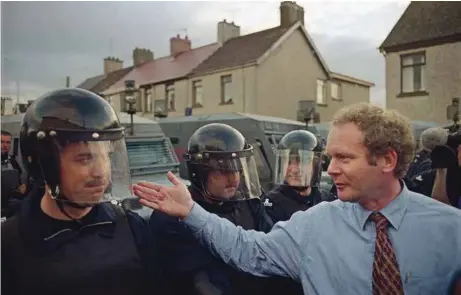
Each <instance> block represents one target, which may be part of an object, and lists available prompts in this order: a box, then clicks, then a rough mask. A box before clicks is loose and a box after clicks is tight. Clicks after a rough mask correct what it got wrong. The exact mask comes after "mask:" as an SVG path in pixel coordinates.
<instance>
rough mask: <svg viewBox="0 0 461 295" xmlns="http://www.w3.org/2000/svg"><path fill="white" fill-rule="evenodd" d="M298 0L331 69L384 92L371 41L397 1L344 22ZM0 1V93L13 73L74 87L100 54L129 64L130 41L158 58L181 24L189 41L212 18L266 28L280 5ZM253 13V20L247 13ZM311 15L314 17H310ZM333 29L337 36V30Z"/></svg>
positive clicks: (211, 25) (207, 37) (34, 83)
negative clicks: (368, 81)
mask: <svg viewBox="0 0 461 295" xmlns="http://www.w3.org/2000/svg"><path fill="white" fill-rule="evenodd" d="M301 4H302V5H303V6H305V7H306V23H307V26H308V30H311V29H312V31H313V33H312V34H313V38H314V41H315V42H316V44H317V46H318V47H319V49H320V50H321V52H322V55H324V57H325V59H326V60H327V62H328V64H329V66H330V67H331V69H332V70H335V71H338V72H341V73H344V74H349V75H354V76H357V77H358V78H362V79H366V80H372V81H374V82H375V83H377V88H381V92H382V87H383V83H384V61H383V58H382V56H381V55H380V54H379V52H378V51H377V49H376V48H377V47H378V45H379V44H378V43H379V42H380V41H382V40H380V41H377V40H378V39H383V38H384V37H385V34H387V33H388V32H389V30H390V29H391V28H392V26H393V24H394V23H395V21H396V20H397V18H398V16H399V15H400V14H401V12H402V11H403V9H402V7H401V6H402V5H401V4H398V3H397V4H395V3H385V4H383V5H381V6H379V11H372V10H371V9H368V10H366V11H368V12H367V13H362V14H360V13H354V18H353V19H351V18H347V17H345V16H344V15H343V16H344V19H345V20H343V19H342V18H341V16H342V15H341V13H344V14H346V11H345V10H343V9H342V8H341V9H336V10H335V9H334V7H335V6H334V5H333V4H329V7H331V8H332V11H333V12H332V13H329V12H328V11H330V10H329V9H327V10H325V11H322V12H321V13H318V12H317V11H311V10H310V6H309V5H311V4H309V2H307V3H306V4H304V3H301ZM1 5H2V10H1V11H2V36H1V37H2V40H1V41H2V95H3V92H4V90H5V89H4V88H5V87H3V86H7V87H6V88H7V89H6V90H10V92H11V91H13V92H15V89H14V87H12V86H11V85H14V83H13V82H14V81H15V80H16V79H19V80H20V81H21V85H30V88H32V87H37V88H38V87H40V86H41V87H43V89H48V88H54V87H60V86H63V85H64V83H65V76H67V75H69V76H71V79H72V85H76V84H78V83H80V82H82V81H83V80H84V79H85V78H87V77H90V76H93V75H98V74H101V73H102V69H103V61H102V60H103V58H104V57H106V56H108V55H113V56H117V57H119V58H121V59H122V60H124V62H125V63H124V65H126V66H128V65H130V64H131V63H132V61H131V59H132V57H131V54H132V50H133V48H134V47H144V48H149V49H152V50H153V51H154V55H155V56H156V57H160V56H164V55H166V54H168V52H169V38H170V37H172V36H174V35H176V34H178V33H183V32H182V31H181V30H182V29H183V28H187V33H188V35H189V37H190V39H191V40H192V43H193V46H194V47H195V46H201V45H205V44H208V43H211V42H214V41H215V40H216V22H217V21H219V20H220V19H222V18H228V19H235V20H236V22H237V23H238V21H239V20H242V21H243V22H244V23H238V24H239V25H241V27H242V33H246V32H249V31H254V30H259V29H264V27H265V26H263V24H264V23H266V22H267V21H269V22H273V21H276V23H274V24H272V25H270V24H269V25H267V27H270V26H274V25H277V23H278V16H277V15H278V10H277V7H278V3H277V4H275V3H270V4H267V3H261V4H260V3H258V4H257V7H258V8H257V9H254V10H251V9H249V8H248V5H247V4H245V5H244V4H240V5H235V6H233V5H230V4H229V3H215V2H131V1H130V2H2V4H1ZM312 5H318V4H312ZM342 5H343V6H344V4H342ZM348 5H350V6H351V7H357V6H358V5H360V4H355V3H348ZM399 5H400V6H399ZM317 7H318V6H317ZM341 7H342V6H341ZM317 9H318V8H317ZM351 9H352V8H351ZM256 10H257V11H256ZM269 11H272V12H271V13H270V14H269ZM334 11H336V12H334ZM253 13H255V15H257V17H256V18H252V15H253ZM312 13H316V15H317V17H312V19H309V16H310V15H312ZM226 15H228V17H226ZM318 15H322V16H323V17H318ZM259 19H260V21H259ZM254 27H257V28H256V29H255V28H254ZM339 29H341V31H340V30H339ZM366 29H368V30H370V29H372V30H376V34H377V35H382V38H374V39H373V40H372V39H363V38H361V37H360V36H364V35H367V34H364V33H363V30H366ZM339 33H340V34H342V36H337V35H338V34H339ZM369 35H371V36H374V34H368V36H369ZM332 36H333V37H332ZM111 45H112V46H111ZM3 57H6V58H7V60H5V59H4V58H3ZM22 87H23V86H21V88H22ZM11 88H13V89H11ZM24 89H26V86H24ZM381 92H379V91H376V93H381ZM381 95H382V94H381Z"/></svg>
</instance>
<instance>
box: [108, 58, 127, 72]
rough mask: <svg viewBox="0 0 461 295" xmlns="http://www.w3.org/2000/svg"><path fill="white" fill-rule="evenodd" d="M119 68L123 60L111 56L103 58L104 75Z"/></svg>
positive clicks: (121, 66) (121, 67)
mask: <svg viewBox="0 0 461 295" xmlns="http://www.w3.org/2000/svg"><path fill="white" fill-rule="evenodd" d="M121 69H123V60H120V59H118V58H115V57H111V56H109V57H106V58H105V59H104V75H107V74H109V73H112V72H114V71H117V70H121Z"/></svg>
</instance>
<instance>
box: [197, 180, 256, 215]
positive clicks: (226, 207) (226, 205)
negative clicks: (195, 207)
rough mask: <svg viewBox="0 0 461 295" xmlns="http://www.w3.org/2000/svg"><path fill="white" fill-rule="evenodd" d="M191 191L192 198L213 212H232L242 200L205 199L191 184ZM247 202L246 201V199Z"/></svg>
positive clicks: (251, 200) (250, 200)
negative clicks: (220, 200)
mask: <svg viewBox="0 0 461 295" xmlns="http://www.w3.org/2000/svg"><path fill="white" fill-rule="evenodd" d="M189 192H190V193H191V195H192V199H193V200H194V201H195V202H197V203H198V204H199V205H200V206H201V207H203V209H205V210H206V211H208V212H213V213H230V212H233V211H235V210H236V209H237V207H238V206H239V204H241V203H242V200H239V201H226V202H217V201H216V202H213V203H210V202H209V201H207V200H205V197H204V196H203V194H202V193H201V192H200V191H199V190H198V189H197V188H195V187H193V186H189ZM246 201H247V202H258V201H260V199H249V200H246ZM244 202H245V201H244Z"/></svg>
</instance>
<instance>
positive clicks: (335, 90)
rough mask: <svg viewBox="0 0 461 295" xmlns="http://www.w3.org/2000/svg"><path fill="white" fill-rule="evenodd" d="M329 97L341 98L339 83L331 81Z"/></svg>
mask: <svg viewBox="0 0 461 295" xmlns="http://www.w3.org/2000/svg"><path fill="white" fill-rule="evenodd" d="M331 99H334V100H341V85H340V84H339V83H336V82H332V83H331Z"/></svg>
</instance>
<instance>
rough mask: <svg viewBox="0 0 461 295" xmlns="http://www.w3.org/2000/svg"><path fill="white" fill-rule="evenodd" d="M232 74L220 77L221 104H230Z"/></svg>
mask: <svg viewBox="0 0 461 295" xmlns="http://www.w3.org/2000/svg"><path fill="white" fill-rule="evenodd" d="M232 103H233V101H232V75H226V76H222V77H221V104H232Z"/></svg>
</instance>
